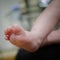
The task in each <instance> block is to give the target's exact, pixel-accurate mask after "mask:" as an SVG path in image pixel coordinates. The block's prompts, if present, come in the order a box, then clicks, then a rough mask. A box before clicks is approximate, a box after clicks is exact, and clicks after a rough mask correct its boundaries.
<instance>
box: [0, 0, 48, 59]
mask: <svg viewBox="0 0 60 60" xmlns="http://www.w3.org/2000/svg"><path fill="white" fill-rule="evenodd" d="M47 5H48V4H47V3H46V2H45V3H41V2H40V0H0V60H14V58H15V56H16V53H17V51H18V49H19V48H17V47H16V46H14V45H12V44H11V43H9V42H8V41H6V40H5V39H4V30H5V29H6V28H7V27H8V26H10V25H12V24H14V23H16V24H18V25H21V26H22V27H23V28H24V29H26V30H30V29H31V27H32V24H33V22H34V21H35V20H36V18H37V16H39V14H40V12H41V11H42V10H44V9H45V7H46V6H47Z"/></svg>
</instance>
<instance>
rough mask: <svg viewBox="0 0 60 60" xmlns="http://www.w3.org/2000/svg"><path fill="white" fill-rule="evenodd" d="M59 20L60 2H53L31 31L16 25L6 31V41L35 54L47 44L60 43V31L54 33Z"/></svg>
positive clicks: (54, 0) (55, 0)
mask: <svg viewBox="0 0 60 60" xmlns="http://www.w3.org/2000/svg"><path fill="white" fill-rule="evenodd" d="M59 20H60V0H53V1H52V2H51V4H50V5H49V6H48V7H47V8H46V9H45V10H44V11H43V12H42V13H41V14H40V16H39V17H38V18H37V19H36V22H35V24H34V25H33V27H32V29H31V31H25V30H24V29H23V28H22V27H21V26H19V25H17V24H14V25H12V26H10V27H8V28H7V29H6V30H5V32H4V33H5V39H6V40H8V41H10V42H11V43H12V44H14V45H16V46H17V47H19V48H23V49H25V50H27V51H30V52H34V51H36V50H37V49H38V48H39V47H41V46H43V45H45V44H51V43H56V42H60V29H59V30H56V31H53V28H54V27H55V26H56V24H57V23H58V22H59Z"/></svg>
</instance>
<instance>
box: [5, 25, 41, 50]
mask: <svg viewBox="0 0 60 60" xmlns="http://www.w3.org/2000/svg"><path fill="white" fill-rule="evenodd" d="M5 39H6V40H8V41H10V42H11V43H12V44H14V45H16V46H18V47H20V48H23V49H25V50H27V51H34V50H36V49H38V45H39V44H40V40H39V38H37V37H35V35H34V34H33V33H31V32H28V31H25V30H24V29H23V28H22V27H20V26H18V25H17V24H14V25H12V26H11V27H8V28H7V29H6V30H5Z"/></svg>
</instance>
